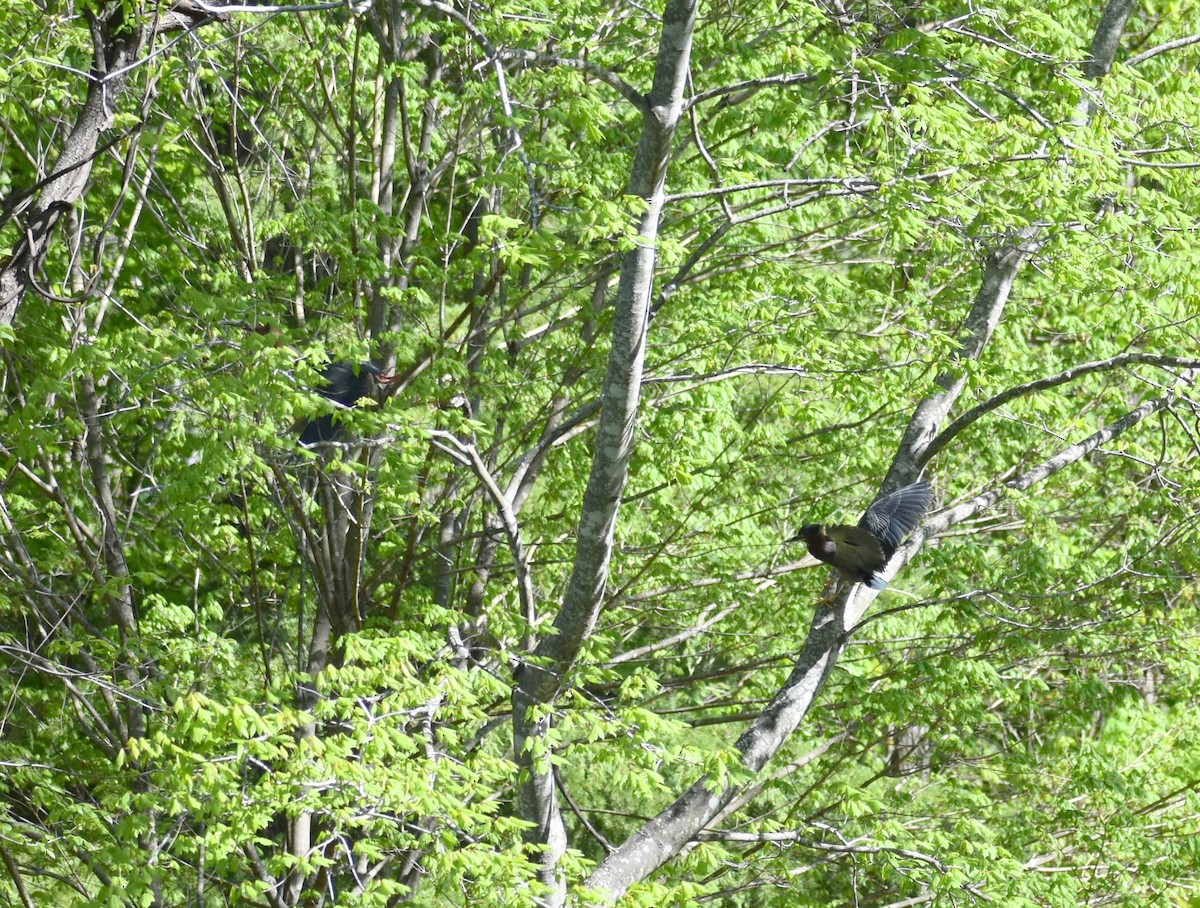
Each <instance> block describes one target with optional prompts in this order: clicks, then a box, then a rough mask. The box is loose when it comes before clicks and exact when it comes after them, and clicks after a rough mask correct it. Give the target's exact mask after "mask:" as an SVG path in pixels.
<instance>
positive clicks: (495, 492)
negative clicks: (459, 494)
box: [429, 429, 537, 627]
mask: <svg viewBox="0 0 1200 908" xmlns="http://www.w3.org/2000/svg"><path fill="white" fill-rule="evenodd" d="M429 434H430V435H431V436H432V438H433V444H434V446H435V447H436V448H437V449H438V450H440V451H443V452H445V453H446V454H448V455H449V456H450V457H453V458H454V459H455V460H457V461H458V462H459V463H461V464H463V465H464V466H468V467H470V468H471V469H472V470H473V471H474V473H475V475H476V476H478V477H479V481H480V482H481V483H483V487H484V489H485V490H486V491H487V493H488V497H490V498H491V499H492V503H493V504H495V505H496V511H497V512H498V513H499V515H500V521H501V523H502V524H503V526H504V532H505V534H506V535H507V536H508V545H509V548H510V549H511V550H512V555H513V565H514V568H515V570H516V574H517V593H518V595H519V596H520V597H521V608H522V610H523V611H524V613H525V620H526V621H527V622H528V623H529V625H530V626H531V627H532V626H533V625H536V624H537V602H536V600H535V598H534V595H533V581H532V580H531V579H530V576H529V559H528V557H527V556H526V554H525V544H524V543H523V542H522V541H521V527H520V524H518V523H517V515H516V513H515V512H514V511H513V508H512V504H511V503H510V502H509V500H508V497H507V496H506V495H505V494H504V492H503V490H501V488H500V486H499V484H498V483H497V482H496V480H495V477H493V476H492V474H491V473H490V472H489V471H488V468H487V464H485V463H484V462H483V458H482V457H480V456H479V451H478V450H477V449H476V448H475V446H474V445H473V444H470V443H468V442H465V441H462V440H461V439H459V438H457V437H456V436H454V435H453V434H451V433H450V432H443V431H442V430H440V429H434V430H432V431H431V432H430V433H429Z"/></svg>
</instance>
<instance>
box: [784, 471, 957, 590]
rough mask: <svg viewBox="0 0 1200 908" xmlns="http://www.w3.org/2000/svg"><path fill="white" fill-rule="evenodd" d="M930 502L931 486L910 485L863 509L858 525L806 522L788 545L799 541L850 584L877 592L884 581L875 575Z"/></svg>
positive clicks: (913, 526) (931, 499)
mask: <svg viewBox="0 0 1200 908" xmlns="http://www.w3.org/2000/svg"><path fill="white" fill-rule="evenodd" d="M932 501H933V487H932V486H930V485H929V483H927V482H923V481H922V482H914V483H913V484H912V485H910V486H905V487H904V488H903V489H897V490H896V491H895V492H892V494H890V495H885V496H884V497H883V498H880V499H879V500H878V501H877V502H875V503H874V504H873V505H871V506H870V507H869V508H867V512H866V513H865V514H863V517H862V520H860V521H859V522H858V526H856V527H852V526H843V525H835V526H825V525H823V524H820V523H810V524H807V525H806V526H802V527H801V528H800V532H799V533H797V534H796V535H795V536H793V537H792V538H791V539H789V540H788V542H797V541H799V540H801V539H803V540H804V544H805V545H806V546H808V552H809V554H810V555H812V556H813V557H814V558H816V559H817V560H818V561H824V562H825V563H826V564H832V565H833V566H834V567H835V568H837V569H838V571H839V572H840V573H841V575H842V576H843V577H845V578H846V579H847V580H850V581H851V582H853V583H865V584H866V585H867V586H869V587H870V588H871V589H873V590H881V589H883V588H884V587H886V586H887V581H886V580H884V579H883V578H882V577H880V576H879V572H880V571H882V570H883V569H884V567H885V566H886V565H887V563H888V562H889V561H891V560H892V556H893V555H895V554H896V549H898V548H900V543H902V542H903V541H904V538H905V537H906V536H908V534H909V533H911V532H912V531H913V530H915V529H916V528H917V524H919V523H920V522H921V518H922V517H924V516H925V512H926V511H927V510H929V505H930V503H931V502H932Z"/></svg>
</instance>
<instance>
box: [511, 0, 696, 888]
mask: <svg viewBox="0 0 1200 908" xmlns="http://www.w3.org/2000/svg"><path fill="white" fill-rule="evenodd" d="M695 20H696V2H695V0H668V3H667V7H666V10H665V11H664V13H663V29H662V38H661V42H660V45H659V52H658V59H657V62H656V64H655V71H654V83H653V86H652V87H651V89H650V93H649V95H647V96H646V97H645V98H644V99H640V100H641V104H640V105H639V106H640V107H641V110H642V134H641V139H640V141H639V143H638V148H637V153H636V155H635V157H634V162H633V169H632V173H631V177H630V181H629V194H630V195H633V196H636V197H638V198H639V199H642V200H643V201H644V203H645V207H644V209H643V210H642V212H641V213H640V214H639V215H638V223H637V246H636V248H634V249H633V250H632V251H630V252H629V253H627V254H626V255H625V257H624V260H623V261H622V263H621V276H620V284H619V287H618V291H617V304H616V314H615V319H614V322H613V333H612V348H611V350H610V352H609V359H608V370H607V373H606V376H605V380H604V390H603V399H602V406H601V412H600V422H599V425H598V427H597V429H596V439H595V452H594V454H593V459H592V472H591V476H590V478H589V480H588V484H587V489H586V490H585V492H584V497H583V511H582V513H581V515H580V518H579V527H578V531H577V533H576V540H577V542H576V546H577V548H576V555H575V563H574V567H573V569H572V572H571V579H570V583H569V584H568V587H567V592H566V596H565V597H564V599H563V604H562V607H561V608H560V609H559V612H558V615H557V616H556V617H555V619H554V627H553V630H552V631H551V632H550V633H548V634H545V635H543V636H542V638H541V641H540V642H539V643H538V645H537V647H536V649H535V650H534V653H533V658H532V659H531V660H530V661H528V662H526V663H525V664H524V665H523V666H522V669H521V672H520V676H519V680H518V684H517V687H516V689H515V690H514V692H513V737H514V749H515V751H516V759H517V764H518V766H519V767H520V770H521V775H520V782H519V786H520V788H519V793H518V801H519V806H520V812H521V816H522V817H523V818H524V819H526V820H529V821H530V822H531V823H533V824H534V825H533V828H532V829H531V830H530V832H529V833H528V835H527V841H528V842H529V843H530V844H531V845H534V846H537V850H536V855H535V858H534V859H535V860H536V861H537V862H538V864H539V868H538V877H539V879H540V881H541V882H542V883H543V884H544V885H545V886H547V887H548V889H549V893H550V894H549V895H548V896H546V897H545V899H544V900H543V904H545V905H547V906H555V908H557V906H560V905H563V904H564V903H565V902H566V884H565V880H564V878H563V875H562V872H561V869H560V867H559V864H560V861H561V859H562V856H563V854H564V853H565V852H566V848H567V834H566V828H565V827H564V825H563V818H562V813H561V808H560V806H559V803H558V799H557V796H556V792H555V787H554V773H553V770H552V768H551V765H550V759H549V750H548V748H547V747H546V745H545V738H546V734H547V732H548V731H549V728H550V710H549V709H548V708H547V707H548V705H549V704H550V703H552V702H553V700H554V699H555V698H556V697H557V696H558V694H559V692H560V691H561V690H562V687H563V685H564V683H565V682H566V678H567V676H568V674H569V673H570V671H571V668H572V666H573V665H574V663H575V660H576V658H577V657H578V655H579V651H580V648H581V647H582V645H583V643H584V641H585V640H586V639H587V638H588V636H589V635H590V634H591V632H592V629H593V628H594V627H595V624H596V619H597V617H598V616H599V614H600V608H601V606H602V604H603V602H604V592H605V588H606V584H607V580H608V569H609V563H610V561H611V558H612V547H613V533H614V529H615V527H616V519H617V512H618V510H619V508H620V504H621V496H622V494H623V492H624V490H625V482H626V479H627V478H628V473H629V457H630V454H631V453H632V451H633V444H634V422H635V420H636V417H637V411H638V405H639V401H640V399H641V388H642V364H643V359H644V357H645V350H646V330H647V327H648V325H649V315H650V296H651V293H652V291H653V288H654V269H655V264H656V262H657V251H658V250H657V238H658V229H659V222H660V220H661V217H662V209H663V202H664V199H665V184H666V175H667V163H668V160H669V158H670V153H671V148H672V143H673V139H674V136H675V129H676V126H677V124H678V122H679V118H680V114H681V112H682V109H683V92H684V87H685V85H686V83H687V75H688V66H689V61H690V59H691V50H692V33H693V30H694V27H695Z"/></svg>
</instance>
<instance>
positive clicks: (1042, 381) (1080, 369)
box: [919, 353, 1200, 469]
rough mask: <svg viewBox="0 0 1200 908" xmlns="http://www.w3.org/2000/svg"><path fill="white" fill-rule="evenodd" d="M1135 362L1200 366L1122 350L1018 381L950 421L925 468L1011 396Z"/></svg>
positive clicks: (928, 454)
mask: <svg viewBox="0 0 1200 908" xmlns="http://www.w3.org/2000/svg"><path fill="white" fill-rule="evenodd" d="M1132 365H1147V366H1160V367H1162V368H1170V367H1178V368H1180V369H1196V368H1200V360H1197V359H1185V358H1183V357H1178V356H1159V355H1158V354H1154V353H1122V354H1121V355H1119V356H1114V357H1112V358H1111V359H1103V360H1096V361H1094V362H1090V363H1081V364H1080V365H1078V366H1072V367H1071V368H1070V369H1065V370H1063V371H1062V372H1059V373H1058V374H1056V375H1049V376H1046V377H1045V378H1039V379H1037V380H1036V381H1031V382H1026V383H1025V384H1023V385H1017V386H1016V387H1015V388H1009V389H1008V390H1007V391H1004V392H1001V393H1000V394H997V395H996V396H995V397H992V398H990V399H989V400H986V401H984V402H983V403H981V404H979V405H978V406H976V407H972V408H971V409H970V410H968V411H967V412H966V413H964V414H963V415H962V416H960V417H958V419H956V420H954V422H952V423H950V425H948V426H947V427H946V428H945V429H943V430H942V431H941V433H940V434H939V435H938V436H937V438H935V439H934V440H933V441H931V442H930V443H929V445H928V446H927V447H926V448H925V450H924V451H923V452H922V454H921V457H920V458H919V463H920V466H921V468H922V469H923V468H924V467H925V465H926V464H927V463H929V461H930V460H932V459H933V458H934V457H936V456H937V454H938V453H939V452H940V451H941V450H942V448H944V447H946V445H947V444H949V442H950V441H952V440H953V439H954V437H955V436H957V435H958V434H959V433H960V432H962V431H963V429H965V428H967V426H969V425H971V423H973V422H975V421H976V420H977V419H979V418H980V417H981V416H985V415H987V414H988V413H991V412H992V411H993V410H995V409H997V408H998V407H1002V406H1004V405H1005V404H1006V403H1008V402H1009V401H1010V400H1015V399H1016V398H1018V397H1024V396H1025V395H1027V394H1034V393H1036V392H1038V391H1045V390H1047V389H1049V388H1056V387H1058V386H1059V385H1063V384H1066V383H1067V382H1069V381H1074V380H1075V379H1077V378H1082V377H1083V376H1085V375H1091V374H1093V373H1095V372H1108V371H1111V370H1112V369H1120V368H1123V367H1124V366H1132Z"/></svg>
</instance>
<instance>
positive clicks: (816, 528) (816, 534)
mask: <svg viewBox="0 0 1200 908" xmlns="http://www.w3.org/2000/svg"><path fill="white" fill-rule="evenodd" d="M824 536H825V525H824V524H823V523H806V524H805V525H804V526H802V527H800V532H799V533H797V534H796V535H795V536H793V537H792V538H791V539H789V540H788V542H800V541H801V540H803V541H804V542H818V541H819V540H821V539H822V538H824Z"/></svg>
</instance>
